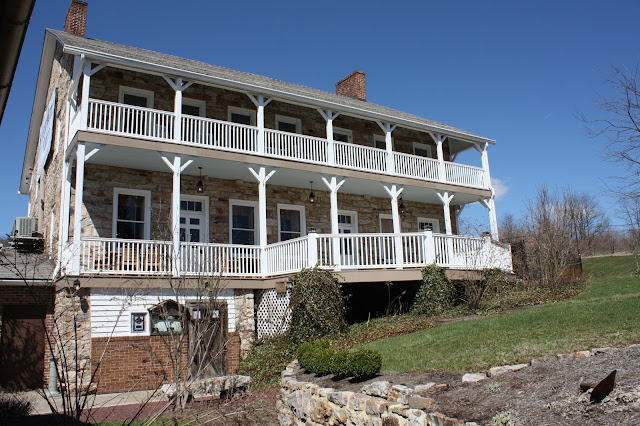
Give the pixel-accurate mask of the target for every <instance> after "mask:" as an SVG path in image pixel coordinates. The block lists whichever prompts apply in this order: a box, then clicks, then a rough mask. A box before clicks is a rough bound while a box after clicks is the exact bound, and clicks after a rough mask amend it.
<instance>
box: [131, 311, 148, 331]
mask: <svg viewBox="0 0 640 426" xmlns="http://www.w3.org/2000/svg"><path fill="white" fill-rule="evenodd" d="M146 323H147V314H146V313H132V314H131V332H132V333H144V332H145V331H146V329H147V324H146Z"/></svg>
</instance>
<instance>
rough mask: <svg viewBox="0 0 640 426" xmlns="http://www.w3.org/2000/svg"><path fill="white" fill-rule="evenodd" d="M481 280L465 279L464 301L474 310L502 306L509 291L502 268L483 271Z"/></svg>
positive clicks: (463, 285)
mask: <svg viewBox="0 0 640 426" xmlns="http://www.w3.org/2000/svg"><path fill="white" fill-rule="evenodd" d="M482 275H483V278H482V279H481V280H476V279H472V280H464V281H463V282H462V287H463V288H462V291H463V293H464V294H463V301H464V303H466V304H467V305H468V307H469V308H470V309H472V310H475V309H490V308H494V307H500V300H501V298H502V296H503V295H504V294H505V293H506V292H507V291H509V289H510V287H509V282H508V281H507V276H506V274H505V273H504V272H503V271H501V270H500V269H497V268H493V269H486V270H484V271H482Z"/></svg>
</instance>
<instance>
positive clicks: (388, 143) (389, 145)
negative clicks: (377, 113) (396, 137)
mask: <svg viewBox="0 0 640 426" xmlns="http://www.w3.org/2000/svg"><path fill="white" fill-rule="evenodd" d="M377 123H378V126H380V128H381V129H382V131H383V132H384V144H385V148H386V150H387V173H389V174H390V175H395V174H396V162H395V158H394V155H393V139H392V138H391V132H393V131H394V130H395V128H396V126H395V125H391V123H382V122H380V121H378V122H377Z"/></svg>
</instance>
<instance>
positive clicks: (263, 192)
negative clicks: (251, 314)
mask: <svg viewBox="0 0 640 426" xmlns="http://www.w3.org/2000/svg"><path fill="white" fill-rule="evenodd" d="M248 168H249V171H250V172H251V174H252V175H253V177H255V178H256V180H257V181H258V221H259V223H258V232H259V235H260V241H259V243H260V272H261V273H262V276H265V274H266V273H265V270H266V265H265V262H266V253H265V248H266V247H267V181H268V180H269V179H271V176H273V174H274V173H275V172H276V169H273V170H271V171H270V172H269V173H267V168H266V167H264V166H260V168H258V171H257V172H256V171H255V170H254V168H253V167H252V166H248Z"/></svg>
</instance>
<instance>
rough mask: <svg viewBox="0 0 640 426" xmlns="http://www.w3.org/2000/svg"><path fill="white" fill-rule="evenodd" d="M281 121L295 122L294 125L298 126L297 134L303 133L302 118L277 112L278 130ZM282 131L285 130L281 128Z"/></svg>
mask: <svg viewBox="0 0 640 426" xmlns="http://www.w3.org/2000/svg"><path fill="white" fill-rule="evenodd" d="M279 122H283V123H288V124H293V125H294V126H296V133H297V134H301V133H302V120H300V119H299V118H295V117H289V116H286V115H280V114H276V130H280V129H279V128H278V123H279ZM280 131H281V132H282V131H284V130H280Z"/></svg>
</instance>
